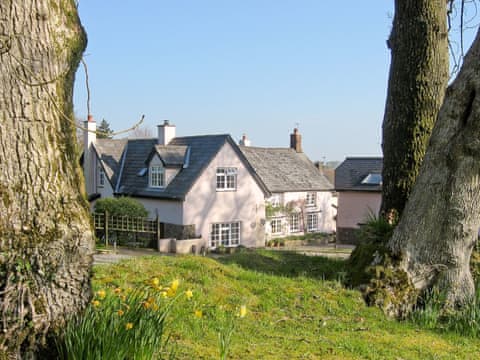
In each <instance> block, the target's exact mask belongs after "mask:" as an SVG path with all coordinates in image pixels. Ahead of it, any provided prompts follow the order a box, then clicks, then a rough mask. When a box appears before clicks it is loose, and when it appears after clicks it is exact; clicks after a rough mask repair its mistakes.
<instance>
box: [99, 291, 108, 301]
mask: <svg viewBox="0 0 480 360" xmlns="http://www.w3.org/2000/svg"><path fill="white" fill-rule="evenodd" d="M97 296H98V298H99V299H105V296H107V293H106V292H105V290H98V291H97Z"/></svg>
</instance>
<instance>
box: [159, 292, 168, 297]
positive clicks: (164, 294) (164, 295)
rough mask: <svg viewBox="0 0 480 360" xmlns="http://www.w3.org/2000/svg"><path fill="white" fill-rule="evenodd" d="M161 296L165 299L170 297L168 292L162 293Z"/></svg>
mask: <svg viewBox="0 0 480 360" xmlns="http://www.w3.org/2000/svg"><path fill="white" fill-rule="evenodd" d="M160 295H162V297H163V298H166V297H167V296H168V295H167V292H166V291H162V292H161V293H160Z"/></svg>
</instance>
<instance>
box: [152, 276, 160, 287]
mask: <svg viewBox="0 0 480 360" xmlns="http://www.w3.org/2000/svg"><path fill="white" fill-rule="evenodd" d="M151 283H152V285H153V286H158V285H160V279H159V278H157V277H154V278H152V280H151Z"/></svg>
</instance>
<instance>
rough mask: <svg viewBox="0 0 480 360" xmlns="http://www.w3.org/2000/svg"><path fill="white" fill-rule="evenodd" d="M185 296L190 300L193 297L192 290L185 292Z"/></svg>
mask: <svg viewBox="0 0 480 360" xmlns="http://www.w3.org/2000/svg"><path fill="white" fill-rule="evenodd" d="M185 296H186V297H187V299H188V300H190V299H191V298H192V297H193V291H192V290H187V291H185Z"/></svg>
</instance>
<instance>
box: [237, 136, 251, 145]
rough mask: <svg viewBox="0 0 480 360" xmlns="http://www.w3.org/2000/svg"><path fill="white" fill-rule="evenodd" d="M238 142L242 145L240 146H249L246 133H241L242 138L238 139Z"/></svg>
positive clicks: (249, 142)
mask: <svg viewBox="0 0 480 360" xmlns="http://www.w3.org/2000/svg"><path fill="white" fill-rule="evenodd" d="M238 143H239V145H242V146H250V144H251V141H250V140H249V139H248V138H247V135H246V134H243V135H242V138H241V139H240V141H239V142H238Z"/></svg>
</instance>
